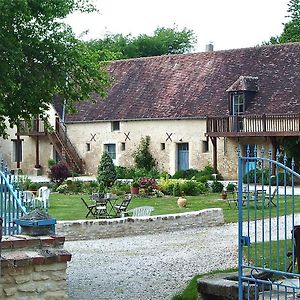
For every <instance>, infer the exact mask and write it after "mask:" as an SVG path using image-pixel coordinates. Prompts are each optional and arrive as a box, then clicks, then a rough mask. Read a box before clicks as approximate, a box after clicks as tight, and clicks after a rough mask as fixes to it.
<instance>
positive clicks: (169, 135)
mask: <svg viewBox="0 0 300 300" xmlns="http://www.w3.org/2000/svg"><path fill="white" fill-rule="evenodd" d="M172 134H173V133H167V132H166V135H167V138H166V142H167V141H168V140H170V142H172V138H171V136H172Z"/></svg>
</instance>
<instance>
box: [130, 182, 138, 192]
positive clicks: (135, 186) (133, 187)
mask: <svg viewBox="0 0 300 300" xmlns="http://www.w3.org/2000/svg"><path fill="white" fill-rule="evenodd" d="M139 192H140V184H139V182H138V181H137V180H134V181H133V182H132V183H131V187H130V193H131V194H134V195H137V194H138V193H139Z"/></svg>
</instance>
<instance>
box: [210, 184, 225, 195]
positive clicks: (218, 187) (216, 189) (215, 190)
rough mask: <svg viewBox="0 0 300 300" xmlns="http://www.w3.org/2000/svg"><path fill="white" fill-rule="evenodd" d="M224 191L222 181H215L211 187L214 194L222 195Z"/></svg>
mask: <svg viewBox="0 0 300 300" xmlns="http://www.w3.org/2000/svg"><path fill="white" fill-rule="evenodd" d="M223 189H224V185H223V183H222V182H220V181H214V182H213V183H212V185H211V190H212V192H213V193H221V192H222V191H223Z"/></svg>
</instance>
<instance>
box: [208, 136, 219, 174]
mask: <svg viewBox="0 0 300 300" xmlns="http://www.w3.org/2000/svg"><path fill="white" fill-rule="evenodd" d="M210 140H211V143H212V144H213V168H214V172H215V173H217V172H218V155H217V138H216V137H210Z"/></svg>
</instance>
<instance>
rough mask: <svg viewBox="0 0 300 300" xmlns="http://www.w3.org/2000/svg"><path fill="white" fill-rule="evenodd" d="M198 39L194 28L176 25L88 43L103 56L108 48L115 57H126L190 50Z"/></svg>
mask: <svg viewBox="0 0 300 300" xmlns="http://www.w3.org/2000/svg"><path fill="white" fill-rule="evenodd" d="M196 41H197V39H196V37H195V34H194V32H193V31H192V30H189V29H187V28H184V29H183V30H181V31H180V30H178V29H177V27H176V26H174V27H173V28H164V27H158V28H157V29H156V30H155V31H154V34H153V35H151V36H149V35H146V34H141V35H139V36H137V37H133V36H132V35H130V34H129V35H126V36H123V35H122V34H108V35H106V36H105V37H104V38H103V39H98V40H92V41H90V42H88V44H89V45H90V46H91V47H92V48H93V49H96V50H98V51H99V53H100V56H101V57H102V54H103V51H104V50H107V51H110V53H111V54H112V56H113V58H114V59H126V58H134V57H145V56H158V55H164V54H179V53H186V52H190V51H191V50H193V49H194V45H195V43H196Z"/></svg>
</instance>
